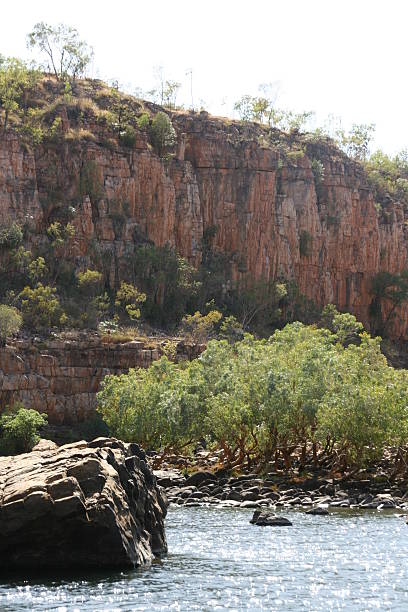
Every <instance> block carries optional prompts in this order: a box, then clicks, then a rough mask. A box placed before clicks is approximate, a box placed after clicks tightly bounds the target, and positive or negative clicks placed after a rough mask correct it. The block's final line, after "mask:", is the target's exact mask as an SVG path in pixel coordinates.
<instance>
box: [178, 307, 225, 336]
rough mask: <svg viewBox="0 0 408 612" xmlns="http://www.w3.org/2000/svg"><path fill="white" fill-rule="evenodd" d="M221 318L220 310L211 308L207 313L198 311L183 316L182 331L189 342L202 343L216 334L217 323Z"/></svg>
mask: <svg viewBox="0 0 408 612" xmlns="http://www.w3.org/2000/svg"><path fill="white" fill-rule="evenodd" d="M221 319H222V314H221V313H220V312H219V311H218V310H210V312H209V313H208V314H206V315H202V314H201V312H199V311H197V312H195V313H194V314H193V315H186V316H185V317H183V319H182V321H181V326H180V331H181V333H182V334H183V335H184V336H185V337H186V339H187V340H188V341H189V342H196V343H197V344H201V343H203V342H206V341H207V340H209V339H210V338H211V337H213V336H214V334H215V329H216V325H217V324H218V323H219V322H220V320H221Z"/></svg>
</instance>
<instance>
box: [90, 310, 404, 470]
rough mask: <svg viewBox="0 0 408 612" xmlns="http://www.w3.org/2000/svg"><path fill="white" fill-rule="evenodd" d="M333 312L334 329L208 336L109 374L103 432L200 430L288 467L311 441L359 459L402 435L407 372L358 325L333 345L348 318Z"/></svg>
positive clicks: (167, 440)
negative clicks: (175, 355) (189, 351)
mask: <svg viewBox="0 0 408 612" xmlns="http://www.w3.org/2000/svg"><path fill="white" fill-rule="evenodd" d="M327 314H329V313H327ZM331 314H332V315H333V312H332V313H331ZM336 317H337V318H336ZM342 317H343V318H342ZM333 320H335V321H336V322H335V325H336V326H337V332H335V333H332V332H330V331H329V330H327V329H316V328H314V327H307V326H305V325H303V324H301V323H293V324H291V325H287V326H286V327H285V328H284V329H283V330H281V331H276V332H275V333H274V335H273V336H271V338H270V339H269V340H268V341H266V340H255V339H254V338H253V337H252V336H249V335H247V336H245V338H244V339H243V340H241V341H239V342H235V343H234V344H229V343H228V342H227V341H226V340H221V341H215V340H212V341H210V342H209V344H208V347H207V349H206V350H205V351H204V353H203V354H202V355H201V356H200V357H199V358H198V359H197V360H195V361H193V362H187V363H181V364H173V363H170V362H169V361H168V360H167V358H166V357H163V358H162V359H161V360H160V361H159V362H156V363H155V364H153V365H152V366H151V367H150V368H149V369H148V370H138V371H132V372H130V373H129V375H122V376H120V377H115V376H109V377H107V378H106V379H105V380H104V383H103V385H102V390H101V391H100V392H99V394H98V405H99V411H100V413H101V414H102V416H103V418H104V420H105V421H106V422H107V424H108V425H109V428H110V430H111V432H112V434H113V435H118V436H119V437H122V438H124V439H126V440H136V441H139V442H141V443H144V444H146V445H147V446H148V447H153V448H159V447H162V446H169V445H170V446H174V447H180V446H182V445H183V444H185V443H186V442H187V441H190V440H197V439H198V438H199V437H201V436H203V435H206V436H209V437H210V439H212V440H213V441H214V442H215V443H217V444H218V445H219V446H220V447H221V448H222V449H223V451H224V458H225V459H226V460H227V461H228V462H230V463H235V464H238V463H241V462H243V461H244V460H247V461H251V460H252V459H257V460H261V461H270V460H275V461H283V463H284V465H285V466H286V468H289V467H290V465H291V463H292V461H293V457H294V455H297V456H299V453H300V456H301V457H302V459H301V462H303V463H304V462H305V461H307V455H308V454H311V456H309V460H310V459H314V460H315V461H316V460H317V449H320V451H319V452H320V453H326V457H330V459H331V461H332V462H333V464H334V465H337V466H341V467H343V468H344V467H348V466H361V465H365V464H366V463H367V462H368V461H370V460H371V459H373V458H378V457H379V456H380V455H381V453H382V451H383V449H384V447H385V446H386V445H389V444H393V445H399V444H404V443H406V442H407V441H408V420H407V416H408V414H407V412H408V408H407V406H408V404H407V399H408V373H407V372H406V371H403V370H400V371H397V370H394V369H393V368H391V367H389V366H388V365H387V362H386V360H385V358H384V356H383V355H382V354H381V351H380V344H379V339H372V338H370V337H369V336H368V334H366V333H363V334H360V336H359V344H358V345H355V344H349V345H348V346H347V347H345V346H343V345H342V344H341V343H340V342H339V335H338V334H339V332H340V336H342V334H343V331H344V329H346V331H347V333H349V330H350V324H351V323H353V324H354V322H353V321H350V320H347V319H345V318H344V315H339V313H337V314H336V313H334V316H333ZM356 329H360V327H359V324H357V326H356V325H355V324H354V327H353V333H354V332H355V330H356ZM323 449H325V450H323Z"/></svg>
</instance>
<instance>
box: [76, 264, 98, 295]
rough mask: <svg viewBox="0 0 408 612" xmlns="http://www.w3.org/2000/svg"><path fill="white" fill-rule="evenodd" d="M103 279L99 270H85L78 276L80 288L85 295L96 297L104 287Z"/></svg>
mask: <svg viewBox="0 0 408 612" xmlns="http://www.w3.org/2000/svg"><path fill="white" fill-rule="evenodd" d="M102 278H103V277H102V274H101V272H98V271H97V270H85V272H79V274H78V286H79V288H80V289H81V291H83V292H84V293H85V295H90V296H95V295H96V294H97V293H99V291H100V289H101V287H102Z"/></svg>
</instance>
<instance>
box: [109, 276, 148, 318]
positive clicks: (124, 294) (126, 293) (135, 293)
mask: <svg viewBox="0 0 408 612" xmlns="http://www.w3.org/2000/svg"><path fill="white" fill-rule="evenodd" d="M145 301H146V294H145V293H142V292H141V291H139V289H138V288H137V287H135V286H134V285H131V284H130V283H126V282H125V281H122V283H121V285H120V288H119V289H118V291H117V292H116V299H115V307H116V312H117V314H118V315H119V317H121V318H122V319H126V318H127V319H130V320H131V321H135V320H136V319H139V318H140V314H141V313H140V304H143V303H144V302H145Z"/></svg>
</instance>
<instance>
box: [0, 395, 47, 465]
mask: <svg viewBox="0 0 408 612" xmlns="http://www.w3.org/2000/svg"><path fill="white" fill-rule="evenodd" d="M46 424H47V415H45V414H40V413H39V412H37V410H32V409H28V408H25V407H24V406H23V405H22V404H14V406H13V407H12V408H9V409H6V411H5V412H3V414H2V415H1V416H0V454H1V455H18V454H19V453H27V452H29V451H31V450H32V449H33V447H34V446H35V445H36V444H37V442H39V440H40V436H39V435H38V433H37V432H38V430H39V429H40V428H41V427H43V426H44V425H46Z"/></svg>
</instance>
